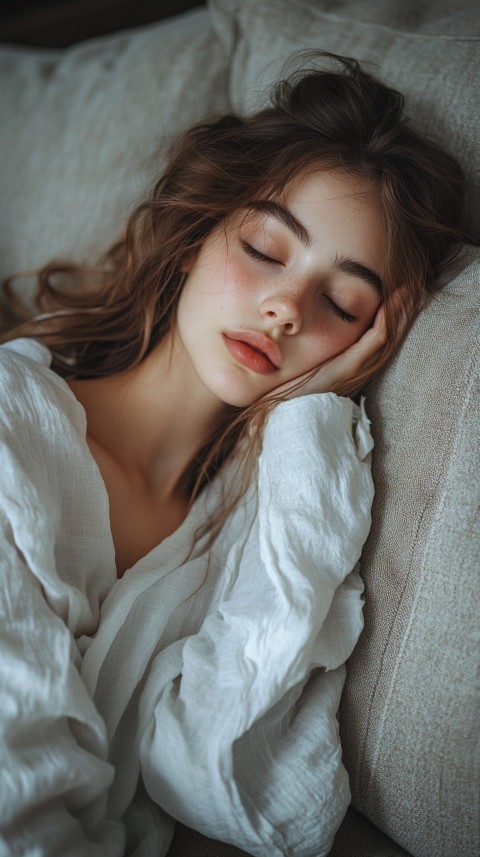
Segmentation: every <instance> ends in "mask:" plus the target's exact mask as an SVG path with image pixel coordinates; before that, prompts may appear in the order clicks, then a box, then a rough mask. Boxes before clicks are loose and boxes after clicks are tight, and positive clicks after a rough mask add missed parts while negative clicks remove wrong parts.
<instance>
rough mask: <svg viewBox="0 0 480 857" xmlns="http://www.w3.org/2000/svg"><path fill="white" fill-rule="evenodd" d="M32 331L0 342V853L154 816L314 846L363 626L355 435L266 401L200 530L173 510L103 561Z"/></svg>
mask: <svg viewBox="0 0 480 857" xmlns="http://www.w3.org/2000/svg"><path fill="white" fill-rule="evenodd" d="M49 364H50V355H49V352H48V350H47V349H46V348H44V347H43V346H41V345H40V344H39V343H37V342H35V341H33V340H17V341H15V342H13V343H9V345H8V346H4V347H1V348H0V390H1V393H0V534H1V535H0V537H1V548H0V574H1V577H2V582H1V588H0V605H1V607H0V609H1V613H0V694H1V703H0V752H1V764H2V774H1V782H0V855H1V857H3V855H22V857H27V855H31V857H33V855H35V857H43V855H45V857H46V855H62V857H70V855H72V857H73V855H75V857H77V856H78V857H95V855H99V857H100V855H101V857H117V855H123V854H129V855H133V854H135V855H136V857H151V855H155V857H163V855H166V853H167V851H168V847H169V843H170V840H171V835H172V830H173V820H172V819H174V818H177V819H180V820H181V821H183V822H184V823H185V824H187V825H189V826H192V827H195V828H196V829H198V830H200V831H202V832H203V833H204V834H205V835H207V836H210V837H212V838H217V839H221V840H224V841H226V842H232V843H234V844H235V845H237V847H239V848H242V849H243V850H245V851H247V852H248V853H251V854H253V855H258V857H280V855H292V857H322V855H324V854H327V853H328V851H329V849H330V847H331V843H332V840H333V836H334V834H335V831H336V829H337V828H338V826H339V824H340V822H341V820H342V817H343V815H344V813H345V811H346V808H347V805H348V802H349V799H350V792H349V787H348V777H347V774H346V771H345V769H344V767H343V765H342V761H341V747H340V742H339V736H338V723H337V720H336V711H337V709H338V704H339V699H340V693H341V690H342V686H343V682H344V677H345V669H344V663H345V661H346V659H347V658H348V657H349V655H350V653H351V651H352V649H353V647H354V645H355V642H356V640H357V639H358V636H359V634H360V631H361V628H362V590H363V586H362V582H361V578H360V576H359V571H358V560H359V557H360V553H361V550H362V546H363V543H364V541H365V538H366V536H367V534H368V530H369V527H370V508H371V502H372V497H373V484H372V479H371V474H370V451H371V448H372V445H373V444H372V439H371V435H370V433H369V423H368V419H367V417H366V415H365V412H364V410H363V405H362V407H359V406H357V405H355V404H354V403H353V402H351V401H350V400H349V399H346V398H340V397H338V396H335V395H334V394H322V395H310V396H304V397H300V398H297V399H294V400H292V401H289V402H285V403H282V404H280V405H278V406H276V408H275V409H274V410H273V412H272V413H271V415H270V416H269V418H268V421H267V425H266V428H265V433H264V438H263V446H262V452H261V454H260V456H259V459H258V462H257V470H256V472H255V474H254V477H253V478H252V481H251V484H250V486H249V489H248V491H247V493H246V495H245V496H244V498H243V499H242V500H241V502H240V503H239V504H238V506H237V507H236V508H235V510H234V511H233V512H232V513H231V514H230V515H229V517H228V518H227V520H226V521H225V524H224V525H223V527H222V530H221V532H220V534H219V535H218V536H217V538H216V540H215V542H214V544H213V546H212V548H211V550H210V552H208V550H207V549H206V542H205V539H200V540H199V541H197V542H196V544H195V548H194V549H193V551H192V550H191V548H192V544H193V542H194V536H195V533H196V531H197V528H198V527H199V526H200V525H201V524H202V523H203V522H204V521H205V520H206V516H207V515H208V514H209V513H211V512H213V511H214V510H215V508H217V504H218V501H219V497H220V495H221V492H222V487H224V486H225V485H228V484H229V481H230V480H232V479H235V466H236V462H235V460H232V461H231V462H229V463H228V464H227V466H225V467H224V468H223V471H222V473H221V474H220V475H219V476H218V477H217V478H216V480H215V481H214V482H213V483H212V485H211V486H209V488H208V489H206V490H205V491H204V492H203V494H202V495H201V496H200V497H199V498H198V500H197V501H196V503H195V504H194V506H193V508H192V510H191V512H190V513H189V515H188V516H187V518H186V520H185V521H184V522H183V524H182V525H181V526H180V527H179V528H178V530H177V531H176V532H175V533H173V534H172V535H171V536H169V537H168V538H166V539H165V540H164V541H163V542H162V543H161V544H160V545H159V546H158V547H157V548H155V549H154V550H152V551H151V552H150V553H149V554H148V555H147V556H145V557H144V558H143V559H141V560H140V561H139V562H137V563H136V564H135V565H134V566H133V567H132V568H131V569H129V570H128V571H127V572H126V573H125V574H124V576H123V577H122V579H120V580H117V577H116V571H115V551H114V546H113V542H112V536H111V530H110V523H109V507H108V496H107V492H106V488H105V485H104V483H103V480H102V478H101V475H100V472H99V470H98V467H97V465H96V463H95V461H94V459H93V457H92V455H91V453H90V451H89V448H88V446H87V442H86V417H85V412H84V410H83V408H82V406H81V405H80V404H79V402H78V401H77V400H76V399H75V397H74V395H73V394H72V392H71V391H70V389H69V387H68V385H67V384H66V383H65V382H64V381H63V380H62V379H61V378H60V377H59V376H58V375H56V374H55V373H54V372H52V371H51V369H50V368H49Z"/></svg>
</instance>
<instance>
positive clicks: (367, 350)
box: [274, 305, 387, 399]
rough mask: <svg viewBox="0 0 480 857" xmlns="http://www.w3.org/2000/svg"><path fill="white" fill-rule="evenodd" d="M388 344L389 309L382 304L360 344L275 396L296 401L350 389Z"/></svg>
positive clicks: (352, 346) (281, 387)
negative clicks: (284, 396)
mask: <svg viewBox="0 0 480 857" xmlns="http://www.w3.org/2000/svg"><path fill="white" fill-rule="evenodd" d="M386 341H387V331H386V325H385V307H384V306H383V305H382V306H381V307H380V308H379V310H378V312H377V314H376V316H375V321H374V324H373V326H372V327H370V328H369V329H368V330H366V331H365V333H364V334H363V336H361V338H360V339H359V340H357V342H355V343H354V344H353V345H351V346H350V347H349V348H347V349H346V351H342V353H341V354H337V356H336V357H333V358H332V359H331V360H327V361H326V362H325V363H322V365H321V366H319V367H318V369H317V371H316V372H315V374H313V376H312V372H311V371H310V372H306V373H305V375H301V376H300V377H299V378H294V379H293V380H292V381H289V382H288V383H287V384H282V385H281V386H280V387H277V388H276V389H275V390H274V394H275V395H277V394H278V393H283V394H286V395H287V396H288V398H289V399H293V398H296V397H297V396H307V395H308V394H310V393H329V392H331V391H332V390H333V389H335V390H337V389H339V388H341V387H342V386H345V387H346V386H348V381H349V380H350V379H352V378H354V377H355V375H357V373H358V372H359V371H360V370H361V369H362V368H364V367H365V366H367V365H368V363H369V362H370V361H371V360H372V359H373V358H374V357H375V355H376V354H377V352H378V351H380V349H381V348H383V346H384V345H385V343H386ZM302 382H303V383H302Z"/></svg>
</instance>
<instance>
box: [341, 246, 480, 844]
mask: <svg viewBox="0 0 480 857" xmlns="http://www.w3.org/2000/svg"><path fill="white" fill-rule="evenodd" d="M456 270H457V273H458V275H457V276H456V277H455V276H454V277H451V276H450V278H449V281H448V284H447V285H446V286H445V288H444V289H443V291H442V292H441V293H440V294H439V295H438V297H437V298H435V299H434V300H433V301H432V302H431V304H430V306H429V307H428V308H427V309H426V310H425V311H424V312H423V313H422V314H421V316H420V317H419V318H418V320H417V322H416V324H415V326H414V328H413V330H412V331H411V333H410V335H409V337H408V339H407V341H406V343H405V345H404V347H403V348H402V350H401V353H400V354H399V355H398V358H397V359H396V360H395V362H394V363H393V364H392V365H391V366H390V368H389V369H388V370H387V371H386V372H385V374H384V375H383V376H382V377H381V378H379V379H378V380H377V381H375V383H374V384H372V387H371V390H370V393H369V394H368V396H367V401H368V403H369V405H368V407H369V414H370V416H371V418H372V428H373V433H374V436H375V439H376V446H375V454H374V480H375V486H376V498H375V502H374V510H373V527H372V531H371V533H370V537H369V540H368V543H367V545H366V549H365V551H364V557H363V569H364V579H365V582H366V604H365V631H364V634H363V635H362V637H361V639H360V643H359V645H358V646H357V648H356V650H355V651H354V653H353V656H352V658H351V660H350V662H349V671H348V678H347V684H346V687H345V691H344V696H343V701H342V719H341V723H342V737H343V747H344V752H345V757H346V760H347V767H348V769H349V772H350V776H351V785H352V791H353V794H354V802H355V805H356V806H357V807H358V808H359V809H360V810H361V811H362V812H363V813H365V815H367V816H368V817H369V818H370V819H372V820H373V821H375V823H376V824H378V826H379V827H380V828H381V829H382V830H384V831H386V832H388V833H389V835H391V836H392V837H393V838H394V839H395V840H396V841H397V842H399V843H401V844H402V845H403V846H404V847H406V848H407V850H409V851H411V852H412V854H415V855H427V854H432V855H433V854H434V855H435V857H441V856H442V857H443V855H445V857H447V855H448V857H460V855H462V857H472V855H473V854H475V852H476V849H477V848H478V844H479V842H480V836H479V834H480V802H479V795H480V741H479V730H478V724H479V722H480V704H479V702H480V682H479V670H478V665H479V642H480V634H479V621H478V617H479V615H480V596H479V584H480V580H479V558H480V520H479V508H480V488H479V478H478V468H479V462H480V407H479V406H480V396H479V393H480V373H479V370H480V349H479V343H480V288H479V284H480V252H479V251H478V250H473V249H468V248H466V249H465V251H464V253H463V254H462V256H461V258H460V259H459V260H458V262H457V263H456Z"/></svg>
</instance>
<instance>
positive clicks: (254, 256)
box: [241, 241, 356, 324]
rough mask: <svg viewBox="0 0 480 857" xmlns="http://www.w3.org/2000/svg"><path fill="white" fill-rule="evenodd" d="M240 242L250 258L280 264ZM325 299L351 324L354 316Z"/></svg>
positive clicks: (249, 245) (245, 242)
mask: <svg viewBox="0 0 480 857" xmlns="http://www.w3.org/2000/svg"><path fill="white" fill-rule="evenodd" d="M241 243H242V247H243V249H244V251H245V253H247V255H248V256H251V257H252V259H258V260H259V261H260V262H267V264H269V265H278V264H280V263H279V262H278V261H277V259H272V258H271V256H266V255H265V253H261V252H260V250H256V249H255V247H252V245H251V244H249V243H248V242H247V241H242V242H241ZM327 300H328V303H329V304H330V307H331V308H332V310H333V312H334V313H335V315H337V316H338V317H339V318H341V319H342V321H345V322H347V323H349V324H351V323H352V321H356V318H355V316H353V315H350V313H349V312H345V310H344V309H342V308H341V307H339V306H338V304H336V303H335V301H332V299H331V298H329V297H327Z"/></svg>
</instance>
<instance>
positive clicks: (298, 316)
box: [260, 292, 302, 336]
mask: <svg viewBox="0 0 480 857" xmlns="http://www.w3.org/2000/svg"><path fill="white" fill-rule="evenodd" d="M260 312H261V315H262V317H263V318H264V319H266V320H268V321H269V322H270V323H271V324H272V326H277V327H280V328H281V331H282V333H286V334H288V335H290V336H291V335H293V334H294V333H298V332H299V331H300V330H301V327H302V309H301V301H300V298H299V297H296V296H295V295H291V294H287V293H285V292H283V293H277V294H272V295H269V296H268V297H267V298H265V299H264V300H263V301H262V303H261V305H260Z"/></svg>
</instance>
